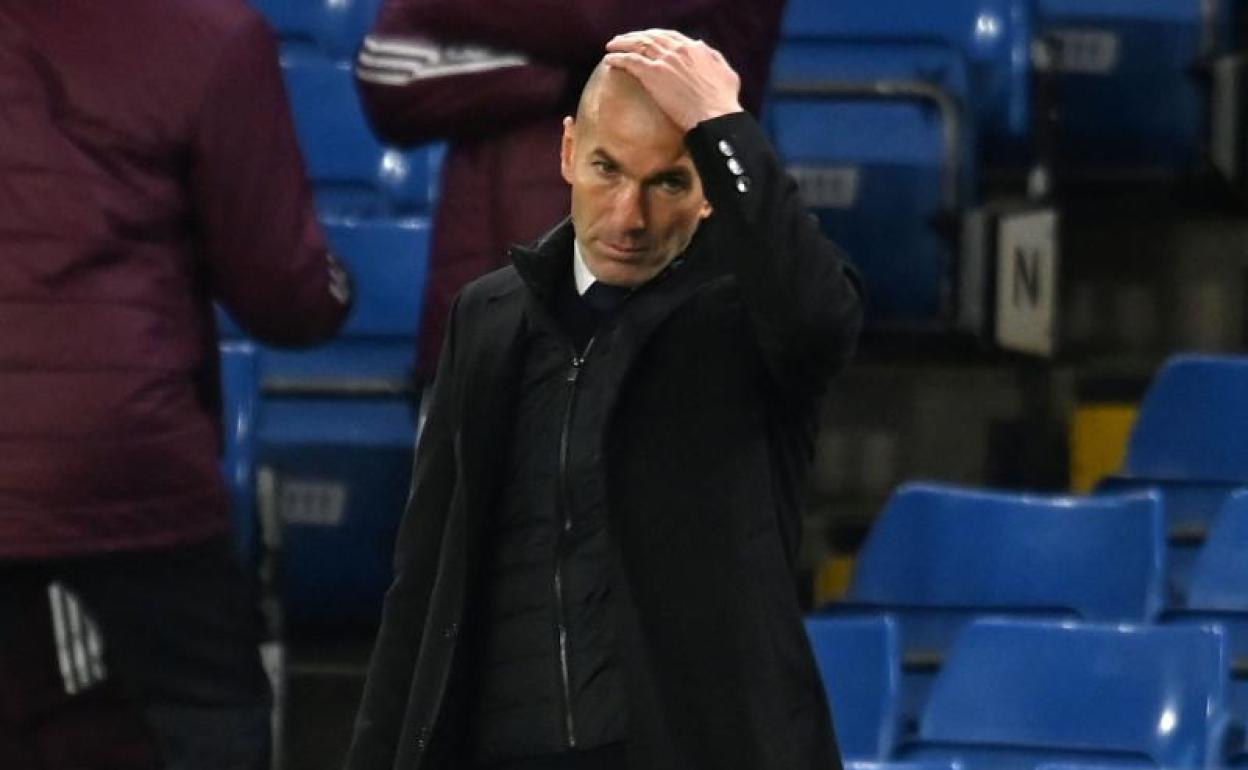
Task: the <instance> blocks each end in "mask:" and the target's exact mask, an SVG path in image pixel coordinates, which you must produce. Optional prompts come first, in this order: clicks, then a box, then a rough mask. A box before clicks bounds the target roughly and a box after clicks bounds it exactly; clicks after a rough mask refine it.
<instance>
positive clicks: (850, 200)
mask: <svg viewBox="0 0 1248 770" xmlns="http://www.w3.org/2000/svg"><path fill="white" fill-rule="evenodd" d="M789 174H790V175H792V177H793V179H794V181H796V182H797V189H798V191H799V192H800V193H801V196H802V201H803V202H804V203H805V204H806V205H807V206H809V207H810V208H812V209H852V208H853V207H854V206H855V205H857V203H858V178H859V172H858V168H857V167H855V166H841V167H829V166H824V167H819V166H794V167H791V168H789Z"/></svg>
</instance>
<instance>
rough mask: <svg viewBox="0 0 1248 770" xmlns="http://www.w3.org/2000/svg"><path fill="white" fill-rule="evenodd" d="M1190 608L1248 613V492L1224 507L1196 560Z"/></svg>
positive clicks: (1241, 491)
mask: <svg viewBox="0 0 1248 770" xmlns="http://www.w3.org/2000/svg"><path fill="white" fill-rule="evenodd" d="M1187 606H1188V607H1190V608H1193V609H1206V610H1231V611H1235V612H1244V613H1248V490H1240V491H1238V492H1235V493H1234V494H1232V495H1231V496H1230V497H1228V498H1227V500H1226V504H1225V505H1223V507H1222V512H1221V514H1220V515H1219V516H1218V519H1217V521H1216V522H1215V524H1214V525H1213V529H1212V530H1210V532H1209V537H1208V539H1206V541H1205V544H1204V547H1203V548H1201V550H1200V554H1199V555H1198V556H1197V557H1196V563H1195V565H1194V566H1193V569H1192V580H1191V585H1190V588H1189V590H1188V594H1187Z"/></svg>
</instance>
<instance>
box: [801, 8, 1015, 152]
mask: <svg viewBox="0 0 1248 770" xmlns="http://www.w3.org/2000/svg"><path fill="white" fill-rule="evenodd" d="M1033 15H1034V13H1033V9H1032V0H942V2H940V3H932V2H930V0H877V1H873V2H869V3H843V2H830V1H829V0H791V2H789V4H788V6H787V8H786V11H785V17H784V24H783V30H782V40H783V41H784V42H783V45H787V44H788V43H790V42H802V41H805V42H824V43H830V42H857V43H882V44H887V45H893V44H896V43H914V44H931V45H938V46H944V47H946V48H949V49H952V50H953V51H955V52H956V53H958V54H959V55H960V56H962V57H963V58H965V60H966V62H967V63H968V67H969V79H970V94H971V99H970V101H969V104H968V107H969V109H970V114H971V115H972V116H973V119H972V120H971V123H973V124H974V126H975V128H976V133H977V134H978V135H979V136H980V137H981V139H982V140H983V144H984V150H985V153H986V154H987V156H988V158H989V159H990V160H992V161H994V162H995V161H999V160H1006V159H1012V158H1016V157H1017V155H1018V154H1019V152H1020V147H1021V146H1022V145H1024V144H1025V143H1026V141H1027V139H1028V138H1029V137H1030V135H1031V131H1032V121H1033V118H1032V103H1031V102H1032V96H1031V91H1032V89H1031V46H1032V41H1033V35H1034V30H1033V24H1034V18H1033Z"/></svg>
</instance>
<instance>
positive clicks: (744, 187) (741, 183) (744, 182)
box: [737, 176, 750, 195]
mask: <svg viewBox="0 0 1248 770" xmlns="http://www.w3.org/2000/svg"><path fill="white" fill-rule="evenodd" d="M749 191H750V178H749V177H748V176H739V177H737V192H739V193H741V194H742V195H745V194H746V193H747V192H749Z"/></svg>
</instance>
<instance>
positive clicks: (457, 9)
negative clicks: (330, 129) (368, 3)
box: [355, 0, 723, 145]
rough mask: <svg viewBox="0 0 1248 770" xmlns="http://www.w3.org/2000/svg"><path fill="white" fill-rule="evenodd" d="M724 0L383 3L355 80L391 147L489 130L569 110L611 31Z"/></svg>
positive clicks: (670, 18) (689, 15) (685, 15)
mask: <svg viewBox="0 0 1248 770" xmlns="http://www.w3.org/2000/svg"><path fill="white" fill-rule="evenodd" d="M722 2H723V0H575V1H574V2H567V0H563V1H562V2H554V1H553V0H536V1H535V2H519V1H518V0H452V1H451V2H443V0H385V2H384V3H383V4H382V7H381V12H380V13H379V14H378V17H377V22H376V24H375V25H374V26H373V29H372V32H371V33H370V34H369V35H368V37H366V38H365V40H364V45H363V48H362V49H361V50H360V53H359V56H358V58H357V60H356V70H355V74H356V82H357V83H358V84H359V87H360V95H361V98H362V100H363V103H364V110H365V112H366V113H367V114H368V117H369V121H370V122H371V123H372V126H373V129H374V130H375V131H376V132H377V134H378V136H380V137H381V138H382V139H383V140H385V141H387V142H390V143H393V144H399V145H411V144H419V143H421V142H425V141H428V140H430V139H438V138H462V137H471V136H474V135H477V134H486V133H492V132H496V131H498V129H499V128H500V127H503V126H506V125H508V124H510V123H515V122H518V121H522V120H525V119H528V118H533V117H540V116H543V115H550V114H551V113H552V112H554V111H557V110H559V109H562V108H566V106H567V105H568V103H569V101H570V90H571V89H574V88H577V87H579V86H580V81H579V79H578V76H579V75H583V74H587V73H588V71H589V69H590V68H591V67H592V65H593V62H595V61H597V60H598V58H599V57H600V56H601V51H602V45H603V44H604V43H605V42H606V41H607V40H609V39H610V38H611V37H612V35H614V34H616V33H618V32H625V31H627V30H630V29H636V28H638V27H646V26H655V25H662V26H672V25H675V24H678V23H680V22H681V21H682V20H685V19H696V18H698V17H699V16H700V15H702V14H705V13H708V12H710V11H711V10H712V9H714V8H715V6H716V5H718V4H720V3H722ZM573 81H575V82H573Z"/></svg>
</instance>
